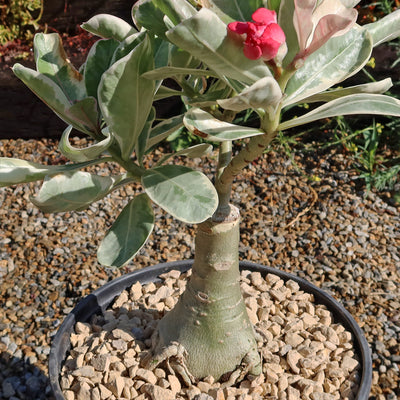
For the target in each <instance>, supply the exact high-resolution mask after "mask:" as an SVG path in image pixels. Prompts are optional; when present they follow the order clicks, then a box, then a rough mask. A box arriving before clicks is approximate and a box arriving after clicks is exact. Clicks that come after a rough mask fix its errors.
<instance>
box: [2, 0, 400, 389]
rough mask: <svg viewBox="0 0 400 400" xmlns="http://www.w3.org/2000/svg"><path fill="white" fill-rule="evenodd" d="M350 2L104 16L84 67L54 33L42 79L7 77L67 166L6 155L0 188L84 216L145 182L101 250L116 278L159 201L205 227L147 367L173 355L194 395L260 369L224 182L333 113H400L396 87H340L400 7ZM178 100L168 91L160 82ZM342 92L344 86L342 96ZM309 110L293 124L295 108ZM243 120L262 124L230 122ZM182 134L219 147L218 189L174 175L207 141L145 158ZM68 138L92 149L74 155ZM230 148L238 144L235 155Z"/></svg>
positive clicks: (39, 56) (157, 8) (167, 1)
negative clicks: (42, 110) (107, 166)
mask: <svg viewBox="0 0 400 400" xmlns="http://www.w3.org/2000/svg"><path fill="white" fill-rule="evenodd" d="M356 3H357V1H353V0H318V1H317V0H270V1H262V0H249V1H242V2H233V1H230V0H207V1H193V0H191V1H187V0H140V1H138V2H137V3H136V4H135V5H134V7H133V10H132V16H133V22H134V26H132V25H130V24H128V23H127V22H125V21H123V20H121V19H119V18H116V17H113V16H111V15H104V14H102V15H97V16H95V17H93V18H91V19H90V20H89V21H88V22H86V23H84V24H83V25H82V27H83V28H84V29H86V30H88V31H89V32H91V33H93V34H94V35H97V36H99V37H100V39H99V40H98V41H97V42H96V43H95V44H94V46H93V47H92V48H91V50H90V52H89V55H88V57H87V60H86V62H85V63H84V64H83V65H82V66H81V67H80V69H79V70H77V69H75V68H74V67H73V66H72V65H71V63H70V62H69V61H68V60H67V58H66V55H65V53H64V51H63V49H62V44H61V39H60V37H59V36H58V35H57V34H37V36H36V37H35V43H34V45H35V60H36V70H32V69H29V68H26V67H24V66H22V65H20V64H16V65H15V66H14V73H15V74H16V75H17V76H18V77H19V78H20V79H21V80H22V81H23V82H24V83H25V84H26V85H27V86H28V87H29V88H30V89H31V90H32V91H33V92H35V93H36V94H37V95H38V96H39V97H40V98H41V99H42V100H43V101H44V102H45V103H46V104H47V105H48V106H49V107H50V108H51V109H52V110H53V111H54V112H55V113H56V114H57V115H58V116H60V117H61V118H62V119H63V120H64V121H65V122H66V124H67V125H68V126H67V127H66V129H65V131H64V132H63V134H62V136H61V139H60V142H59V148H58V151H59V152H60V153H61V154H63V155H64V156H66V157H68V158H69V160H70V162H69V163H67V164H65V165H39V164H36V163H33V162H28V161H24V160H18V159H13V158H4V157H3V158H1V159H0V183H1V186H8V185H14V184H19V183H24V182H31V181H38V180H39V181H43V183H42V186H41V188H40V190H39V191H38V192H37V193H36V194H35V195H33V196H32V198H31V199H32V202H33V203H34V204H35V205H36V206H38V207H39V208H40V209H41V210H43V212H46V213H47V212H63V211H73V210H75V211H79V210H83V209H85V208H87V207H88V206H89V205H90V204H91V203H92V202H94V201H97V200H99V199H101V198H103V197H105V196H107V195H108V194H109V193H110V192H112V191H113V190H115V189H117V188H119V187H121V186H124V185H130V184H132V183H134V182H135V183H140V184H141V187H142V189H143V190H142V193H140V194H137V195H135V196H134V197H133V198H131V199H129V202H128V204H127V205H126V207H125V208H124V209H123V210H122V211H121V213H120V214H119V215H118V216H117V217H116V220H115V222H114V224H113V225H112V227H111V228H110V230H109V231H108V232H107V233H106V235H105V237H104V239H103V241H102V243H101V244H100V247H99V249H98V259H99V261H100V263H102V264H104V265H108V266H118V267H120V266H123V265H125V264H126V263H128V262H129V261H130V260H132V258H133V257H134V256H135V254H136V253H137V252H138V251H139V250H140V249H141V248H142V246H143V245H144V244H145V242H146V241H147V239H148V237H149V236H150V234H151V232H152V230H153V226H154V213H153V209H152V203H155V204H157V205H158V206H160V207H161V208H162V209H164V210H165V211H166V212H167V213H169V214H171V215H172V216H174V217H176V218H177V219H179V220H181V221H184V222H187V223H191V224H198V228H197V235H196V242H195V244H196V246H195V247H196V250H195V261H194V265H193V272H192V277H191V279H190V281H189V282H188V286H187V290H186V291H185V293H184V294H183V295H182V297H181V299H180V300H179V302H178V304H177V305H176V307H175V308H174V309H173V310H171V311H170V312H169V313H167V314H166V316H165V317H164V318H163V319H162V320H161V321H160V323H159V325H158V329H157V331H156V335H155V336H154V347H153V350H152V352H151V353H150V354H148V355H147V357H145V358H144V360H143V363H144V365H146V366H147V367H148V368H155V367H156V366H157V365H159V364H160V363H161V362H162V361H164V360H165V359H166V358H169V359H170V360H172V361H173V362H172V361H171V363H170V365H173V366H175V368H176V370H177V371H178V373H179V374H180V375H181V376H182V379H184V380H185V381H186V382H187V383H188V384H190V382H192V381H195V380H196V379H199V378H202V377H205V376H208V375H212V376H214V377H215V378H216V379H219V378H221V376H225V377H226V376H227V375H228V376H230V378H229V379H230V382H235V381H237V380H240V379H241V378H242V377H243V376H245V375H246V374H252V375H257V374H259V373H260V372H261V360H260V356H259V354H258V351H257V346H256V340H255V337H254V329H253V327H252V326H251V324H250V321H249V319H248V316H247V313H246V308H245V305H244V302H243V300H242V296H241V293H240V287H239V283H238V281H239V269H238V243H239V210H238V209H237V208H236V207H235V206H234V205H232V204H231V202H230V197H231V190H232V182H233V181H234V179H235V177H236V176H237V175H239V174H240V172H241V171H242V170H243V168H245V167H246V166H247V165H248V164H249V163H251V162H253V161H254V160H256V159H257V158H258V157H260V156H262V154H263V152H264V151H265V149H266V148H267V147H268V146H269V145H270V143H271V141H272V140H273V139H274V137H275V136H276V135H277V133H278V132H280V131H286V130H288V129H291V128H294V127H297V126H300V125H304V124H308V123H310V122H313V121H316V120H319V119H322V118H329V117H333V116H337V115H348V114H369V115H371V114H383V115H393V116H400V102H399V100H396V99H394V98H392V97H390V96H387V95H384V94H382V93H384V92H386V91H387V90H388V89H389V88H390V87H391V85H392V83H391V80H390V78H387V79H384V80H382V81H379V82H373V83H367V84H361V85H357V86H350V87H345V86H343V84H342V82H344V81H345V80H346V79H347V78H349V77H351V76H352V75H354V74H356V73H357V72H358V71H360V70H361V69H362V68H363V66H364V65H365V64H366V63H367V62H368V60H369V59H370V56H371V52H372V49H373V47H374V46H376V45H378V44H380V43H383V42H386V41H389V40H392V39H394V38H396V37H398V36H400V11H396V12H394V13H392V14H390V15H388V16H387V17H385V18H383V19H382V20H380V21H378V22H375V23H372V24H369V25H366V26H359V25H357V24H356V17H357V12H356V10H355V9H354V6H355V5H356ZM167 78H169V79H173V80H174V81H175V82H176V84H177V87H178V88H179V89H176V88H175V89H172V88H171V87H170V86H168V85H167V84H166V79H167ZM339 84H340V86H338V85H339ZM173 96H175V97H176V96H178V97H180V98H181V100H182V102H183V104H184V106H185V112H184V113H182V114H180V113H179V112H177V114H176V115H175V116H173V117H171V118H169V119H167V120H164V121H158V120H157V119H156V116H155V115H156V114H155V108H154V102H155V101H157V100H159V99H165V98H170V97H173ZM304 102H307V103H316V106H315V107H314V108H313V109H312V110H311V111H308V112H307V111H305V112H304V114H302V115H299V116H298V117H297V118H294V119H291V118H288V119H287V118H286V115H285V113H284V112H285V110H286V109H287V108H288V107H289V106H293V105H296V104H301V103H304ZM249 110H250V111H251V112H253V113H254V115H255V116H256V117H257V119H258V126H257V127H254V126H251V127H249V126H244V125H240V124H237V123H235V121H236V119H235V118H236V116H238V115H240V113H242V112H248V111H249ZM183 126H184V127H186V129H188V130H189V131H190V132H192V133H193V134H195V135H198V136H200V137H202V138H204V139H206V140H207V143H213V144H214V146H215V149H216V151H217V152H218V163H217V165H216V166H215V178H214V180H213V182H211V181H210V180H209V179H208V178H207V177H206V175H204V174H203V173H202V172H201V171H197V170H193V169H191V168H190V167H188V166H182V165H176V164H174V157H175V156H177V155H179V156H186V157H199V156H205V155H207V154H209V153H210V152H212V151H213V147H212V146H211V145H209V144H207V143H203V144H200V145H196V146H193V147H189V148H187V149H184V150H182V151H180V152H177V153H175V154H165V156H164V157H162V158H161V159H160V160H159V161H158V162H157V163H156V164H155V165H154V164H151V166H150V167H149V166H147V165H148V164H147V163H145V160H146V158H148V157H151V154H152V151H153V150H154V149H155V148H156V147H157V146H158V145H159V144H160V143H161V142H162V140H163V139H165V138H167V137H168V136H169V135H170V134H171V133H173V132H175V131H177V130H178V129H181V128H182V127H183ZM73 129H75V130H77V131H79V132H81V133H83V134H86V135H88V136H89V137H90V138H91V140H92V144H91V145H90V146H88V147H86V148H75V147H73V146H72V145H71V143H70V141H69V135H70V134H71V131H72V130H73ZM233 141H243V146H242V149H241V150H240V151H238V152H236V153H234V152H233V151H232V142H233ZM102 163H117V164H119V165H120V166H121V167H122V169H123V171H124V172H123V173H121V174H120V175H115V176H114V175H113V176H103V175H102V176H100V175H96V174H94V173H93V172H88V171H87V170H86V168H87V167H89V166H92V165H95V164H102Z"/></svg>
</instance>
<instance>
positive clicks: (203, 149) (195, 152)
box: [157, 143, 213, 165]
mask: <svg viewBox="0 0 400 400" xmlns="http://www.w3.org/2000/svg"><path fill="white" fill-rule="evenodd" d="M212 148H213V147H212V145H211V144H207V143H200V144H196V145H194V146H191V147H188V148H187V149H182V150H179V151H177V152H176V153H170V154H166V155H165V156H163V157H162V158H161V159H160V161H158V162H157V165H161V164H164V163H165V162H166V161H167V160H169V159H170V158H172V157H180V156H185V157H189V158H197V157H203V156H204V155H208V154H211V152H212Z"/></svg>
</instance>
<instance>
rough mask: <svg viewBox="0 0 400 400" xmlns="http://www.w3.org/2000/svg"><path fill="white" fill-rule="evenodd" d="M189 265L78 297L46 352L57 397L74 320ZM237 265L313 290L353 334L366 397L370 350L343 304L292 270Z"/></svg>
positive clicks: (157, 268) (165, 266)
mask: <svg viewBox="0 0 400 400" xmlns="http://www.w3.org/2000/svg"><path fill="white" fill-rule="evenodd" d="M192 264H193V260H182V261H172V262H166V263H160V264H157V265H153V266H150V267H145V268H143V269H139V270H135V271H132V272H129V273H127V274H125V275H122V276H120V277H118V278H115V279H113V280H111V281H109V282H107V283H106V284H105V285H103V286H101V287H100V288H98V289H96V290H94V291H93V293H91V294H89V295H88V296H86V297H84V298H83V299H81V300H80V301H79V302H78V304H77V305H76V307H75V308H74V309H73V310H72V311H71V312H70V313H69V314H68V315H67V317H66V318H65V319H64V321H63V322H62V324H61V325H60V327H59V329H58V331H57V333H56V335H55V336H54V338H53V342H52V345H51V350H50V355H49V377H50V386H51V388H52V390H53V393H54V395H55V398H56V400H64V396H63V394H62V390H61V387H60V383H59V374H60V371H61V366H62V363H63V361H64V359H65V356H66V353H67V351H68V350H69V348H70V339H69V336H70V333H71V332H72V329H73V327H74V325H75V323H76V322H78V321H81V322H85V321H88V320H89V318H90V317H91V316H92V315H94V314H96V313H99V312H104V311H105V310H106V308H107V307H108V306H109V304H110V303H111V302H112V301H113V299H114V298H115V297H116V296H117V295H118V294H119V293H121V292H122V291H123V290H124V289H126V288H128V287H130V286H131V285H132V284H134V283H135V282H137V281H140V283H142V284H146V283H150V282H157V281H158V282H159V281H161V279H160V278H159V276H160V275H162V274H164V273H166V272H168V271H170V270H173V269H176V270H179V271H181V272H186V271H187V270H189V269H190V268H191V266H192ZM239 268H240V270H249V271H252V272H260V273H261V274H262V275H264V276H265V275H267V274H269V273H271V274H274V275H277V276H279V277H280V278H282V279H283V280H284V281H288V280H290V279H291V280H293V281H295V282H297V283H298V284H299V286H300V289H301V290H303V291H305V292H308V293H312V294H313V295H314V298H315V302H316V303H317V304H324V305H325V306H327V308H328V310H329V311H331V312H332V313H333V315H334V318H335V321H336V322H340V323H341V324H342V325H344V326H345V328H346V329H347V330H349V331H350V332H351V333H352V335H353V341H354V347H355V350H356V352H357V354H358V355H359V357H360V363H361V369H362V370H361V376H360V386H359V390H358V393H357V396H356V400H361V399H368V396H369V393H370V390H371V384H372V358H371V350H370V348H369V345H368V342H367V340H366V338H365V335H364V333H363V331H362V330H361V328H360V327H359V326H358V324H357V322H356V321H355V319H354V318H353V316H352V315H351V314H350V313H349V312H348V311H347V310H346V309H345V308H344V306H343V305H342V304H341V303H339V301H338V300H336V299H335V298H334V297H333V296H331V295H330V294H329V293H326V292H325V291H323V290H322V289H320V288H319V287H317V286H315V285H314V284H312V283H310V282H308V281H307V280H306V279H303V278H300V277H298V276H296V275H294V274H292V273H288V272H285V271H281V270H278V269H276V268H272V267H269V266H265V265H261V264H258V263H253V262H250V261H240V262H239Z"/></svg>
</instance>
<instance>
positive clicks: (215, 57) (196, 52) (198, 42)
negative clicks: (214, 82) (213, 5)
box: [166, 8, 271, 84]
mask: <svg viewBox="0 0 400 400" xmlns="http://www.w3.org/2000/svg"><path fill="white" fill-rule="evenodd" d="M210 27H212V29H210ZM166 35H167V38H168V39H169V40H170V41H171V42H172V43H174V44H175V45H177V46H178V47H180V48H182V49H183V50H186V51H187V52H189V53H190V54H192V55H193V56H194V57H195V58H197V59H199V60H201V61H202V62H203V63H204V64H206V65H207V66H208V67H209V68H210V69H211V70H213V71H215V72H216V73H217V74H218V75H219V76H221V77H222V76H226V77H228V78H232V79H236V80H238V81H242V82H244V83H247V84H252V83H254V82H256V81H257V80H258V79H260V78H263V77H265V76H271V72H270V70H269V69H268V67H267V66H266V65H265V64H264V63H263V62H262V61H260V60H249V59H248V58H246V57H245V55H244V54H243V49H242V48H241V46H238V45H237V43H236V42H235V41H234V40H233V39H231V38H230V37H228V35H227V27H226V25H225V23H224V22H222V21H221V20H220V19H219V18H218V17H217V15H216V14H214V13H213V12H212V11H210V10H208V9H207V8H202V9H201V10H200V11H199V12H198V13H197V14H196V15H195V16H194V17H192V18H190V19H188V20H185V21H183V22H182V23H180V24H179V25H177V26H176V27H175V28H173V29H171V30H169V31H168V32H167V33H166Z"/></svg>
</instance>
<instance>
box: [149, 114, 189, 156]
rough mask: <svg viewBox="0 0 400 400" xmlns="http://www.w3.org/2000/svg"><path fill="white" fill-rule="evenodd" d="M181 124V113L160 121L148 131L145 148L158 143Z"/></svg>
mask: <svg viewBox="0 0 400 400" xmlns="http://www.w3.org/2000/svg"><path fill="white" fill-rule="evenodd" d="M182 126H183V114H182V115H177V116H175V117H172V118H169V119H167V120H165V121H163V122H160V123H159V124H158V125H156V126H155V127H154V128H153V129H152V130H151V131H150V136H149V139H148V141H147V148H146V150H148V149H150V148H151V147H153V146H155V145H156V144H157V143H160V142H161V141H162V140H164V139H166V138H167V137H168V136H169V135H170V134H171V133H173V132H175V131H177V130H178V129H179V128H181V127H182Z"/></svg>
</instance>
